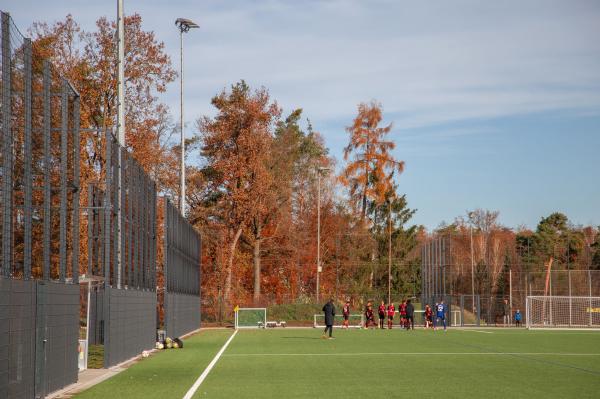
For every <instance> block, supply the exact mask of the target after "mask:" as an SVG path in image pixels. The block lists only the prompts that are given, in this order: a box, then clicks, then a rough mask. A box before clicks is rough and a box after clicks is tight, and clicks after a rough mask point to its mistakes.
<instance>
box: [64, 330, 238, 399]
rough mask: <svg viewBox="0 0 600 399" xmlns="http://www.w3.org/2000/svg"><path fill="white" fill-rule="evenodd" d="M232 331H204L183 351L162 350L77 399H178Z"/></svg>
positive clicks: (186, 342)
mask: <svg viewBox="0 0 600 399" xmlns="http://www.w3.org/2000/svg"><path fill="white" fill-rule="evenodd" d="M230 335H231V331H227V330H205V331H202V332H200V333H198V334H196V335H194V336H193V337H191V338H189V339H186V340H185V341H184V348H183V349H169V350H163V351H160V352H158V353H156V354H153V355H152V356H151V357H149V358H147V359H143V360H141V361H139V362H138V363H136V364H135V365H133V366H132V367H130V368H128V369H127V370H125V371H123V372H122V373H119V374H117V375H116V376H114V377H112V378H110V379H109V380H106V381H104V382H103V383H101V384H98V385H96V386H94V387H92V388H91V389H89V390H87V391H85V392H83V393H81V394H78V395H76V396H75V397H76V398H78V399H79V398H81V399H91V398H98V399H100V398H103V399H104V398H109V399H120V398H132V399H133V398H179V399H181V398H182V397H183V395H185V393H186V392H187V390H188V389H189V387H190V386H192V384H193V383H194V381H196V379H197V378H198V376H199V375H200V374H201V373H202V371H203V370H204V369H205V368H206V366H207V365H208V363H210V361H211V360H212V358H213V357H214V356H215V354H216V353H217V352H218V351H219V349H220V348H221V347H222V346H223V344H224V343H225V341H227V338H228V337H229V336H230Z"/></svg>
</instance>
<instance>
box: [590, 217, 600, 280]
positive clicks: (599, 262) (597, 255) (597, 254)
mask: <svg viewBox="0 0 600 399" xmlns="http://www.w3.org/2000/svg"><path fill="white" fill-rule="evenodd" d="M591 246H592V248H593V250H594V252H593V253H594V254H593V255H592V268H593V269H595V270H600V226H599V227H598V231H597V233H596V240H595V241H594V243H593V244H592V245H591Z"/></svg>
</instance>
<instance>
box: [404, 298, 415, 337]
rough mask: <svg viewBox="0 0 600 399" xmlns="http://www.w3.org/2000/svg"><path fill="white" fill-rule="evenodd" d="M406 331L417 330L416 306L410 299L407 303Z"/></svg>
mask: <svg viewBox="0 0 600 399" xmlns="http://www.w3.org/2000/svg"><path fill="white" fill-rule="evenodd" d="M406 329H407V330H410V329H413V330H414V329H415V306H414V305H413V304H412V303H411V301H410V299H409V300H408V301H406Z"/></svg>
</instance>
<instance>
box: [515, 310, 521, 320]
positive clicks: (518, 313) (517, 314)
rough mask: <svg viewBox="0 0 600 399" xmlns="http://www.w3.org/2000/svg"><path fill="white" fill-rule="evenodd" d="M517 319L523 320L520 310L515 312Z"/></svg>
mask: <svg viewBox="0 0 600 399" xmlns="http://www.w3.org/2000/svg"><path fill="white" fill-rule="evenodd" d="M515 320H516V321H521V313H520V312H517V313H515Z"/></svg>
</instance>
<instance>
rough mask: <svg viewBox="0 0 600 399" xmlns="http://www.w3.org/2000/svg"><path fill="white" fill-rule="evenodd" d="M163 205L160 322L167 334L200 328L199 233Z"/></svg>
mask: <svg viewBox="0 0 600 399" xmlns="http://www.w3.org/2000/svg"><path fill="white" fill-rule="evenodd" d="M164 204H165V228H164V232H165V233H164V234H165V237H164V245H165V265H164V269H163V273H164V287H165V291H164V292H165V295H164V311H165V315H164V318H165V319H164V321H165V323H164V324H165V330H166V333H167V336H170V337H178V336H180V335H184V334H186V333H189V332H191V331H194V330H196V329H198V328H200V245H201V240H200V235H199V234H198V233H197V232H196V230H195V229H194V227H193V226H192V225H191V224H190V223H189V222H188V221H187V220H186V219H185V218H184V217H183V216H182V215H181V213H180V211H179V210H178V209H177V208H176V207H175V206H174V205H173V204H172V203H171V202H170V201H169V200H168V199H167V198H165V200H164Z"/></svg>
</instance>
